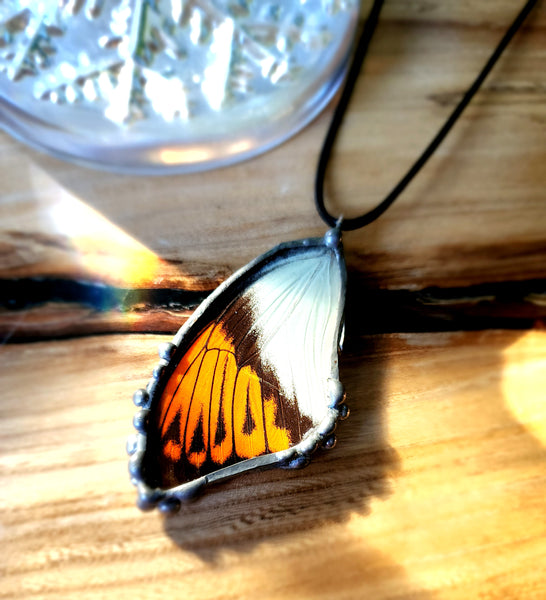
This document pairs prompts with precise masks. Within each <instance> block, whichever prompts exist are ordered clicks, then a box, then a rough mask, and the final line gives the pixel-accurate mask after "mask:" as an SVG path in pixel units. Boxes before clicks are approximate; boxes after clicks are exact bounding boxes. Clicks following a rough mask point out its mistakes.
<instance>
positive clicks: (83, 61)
mask: <svg viewBox="0 0 546 600" xmlns="http://www.w3.org/2000/svg"><path fill="white" fill-rule="evenodd" d="M356 4H357V2H356V0H307V1H306V0H285V1H277V2H270V1H267V0H264V1H262V0H227V1H220V0H121V1H120V0H118V1H114V0H40V1H32V0H0V86H1V79H2V78H7V79H8V80H9V81H11V82H17V84H18V85H19V86H26V88H25V91H26V92H28V93H29V94H31V95H32V97H34V98H36V99H39V100H40V101H42V102H45V103H50V104H56V105H73V106H78V107H82V108H84V109H89V110H94V111H97V110H99V111H100V112H101V113H102V114H103V115H104V116H105V117H106V118H107V119H109V120H110V121H113V122H115V123H131V122H135V121H140V120H143V119H150V118H157V117H159V118H160V119H161V120H162V121H167V122H170V121H174V120H178V121H182V122H184V121H188V120H190V119H192V118H194V117H197V116H198V117H202V116H203V115H205V116H206V115H207V113H209V114H210V113H214V112H218V111H220V110H224V109H226V107H227V108H229V106H231V105H233V104H237V103H241V102H244V101H245V100H246V99H247V98H248V97H250V96H254V95H256V94H268V93H270V92H272V91H273V90H274V89H277V88H279V87H280V86H281V87H282V86H290V85H291V84H292V83H293V82H294V81H295V80H296V79H297V78H298V76H299V75H300V73H301V72H302V70H305V69H310V68H313V66H314V65H316V63H317V61H318V60H320V55H321V52H322V51H323V50H324V49H325V48H327V47H328V45H329V44H331V43H332V35H333V34H332V31H331V29H330V28H329V25H328V23H329V19H330V18H331V17H332V16H334V15H336V14H338V13H339V12H343V11H354V10H355V5H356Z"/></svg>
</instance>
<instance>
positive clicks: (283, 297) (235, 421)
mask: <svg viewBox="0 0 546 600" xmlns="http://www.w3.org/2000/svg"><path fill="white" fill-rule="evenodd" d="M223 294H224V295H225V296H226V298H227V306H226V307H225V308H223V309H221V310H219V311H218V312H217V313H216V314H214V315H211V316H210V317H209V318H208V320H206V322H205V323H203V319H201V320H200V321H199V329H198V331H197V332H196V333H195V334H193V335H189V334H190V331H191V330H192V329H191V328H190V330H188V332H187V333H186V335H185V336H184V339H185V342H186V343H185V344H181V349H183V353H182V354H181V355H180V356H178V357H176V359H175V363H176V364H175V365H174V368H171V372H170V376H169V378H168V380H167V381H166V382H165V383H164V385H163V389H162V392H161V394H160V397H159V400H158V402H156V405H155V407H154V411H153V419H152V422H153V425H152V431H153V433H152V435H151V436H150V440H149V444H150V445H152V446H154V448H153V454H154V456H156V457H157V459H156V460H157V464H156V465H154V469H153V470H154V471H155V472H156V476H157V481H155V482H154V484H155V485H157V486H158V487H161V488H164V489H165V488H171V487H174V486H177V485H180V484H182V483H185V482H188V481H192V480H194V479H196V478H198V477H201V476H202V475H206V474H209V473H212V472H214V471H217V470H218V469H221V468H223V467H226V466H229V465H233V464H235V463H237V462H240V461H243V460H246V459H249V458H253V457H257V456H261V455H263V454H268V453H273V452H278V451H280V450H286V449H287V448H289V447H292V446H294V445H296V444H298V443H299V442H300V441H301V440H302V439H303V437H304V436H305V434H306V433H307V432H308V431H309V430H310V429H312V428H313V427H315V426H317V425H318V424H319V423H320V422H321V421H322V420H323V418H324V417H325V415H326V412H327V410H328V404H329V390H328V379H329V377H330V376H331V374H332V368H333V366H332V361H333V356H335V359H334V361H335V360H337V343H338V337H339V324H340V323H339V322H340V318H341V311H342V305H343V276H342V273H341V267H340V263H339V260H338V257H337V255H336V253H335V252H334V251H332V249H331V248H328V247H327V246H325V245H323V244H319V245H316V246H314V247H298V248H297V249H294V250H293V251H291V252H289V253H286V252H285V253H282V254H281V255H279V256H278V257H275V256H274V257H272V258H271V259H270V260H268V261H267V263H265V264H264V266H263V268H261V269H259V270H258V271H257V273H253V275H252V276H249V277H248V282H245V278H244V276H243V282H242V284H241V282H239V289H238V292H237V294H236V295H235V296H234V297H231V295H230V293H229V287H228V288H227V289H226V290H224V292H223ZM220 297H221V296H219V297H217V298H216V300H219V299H220ZM224 306H225V305H224ZM213 312H214V311H213ZM205 314H206V311H205ZM193 329H196V327H194V328H193ZM188 340H189V341H188ZM333 348H334V349H335V350H334V351H333ZM334 367H335V369H336V372H337V363H336V365H334Z"/></svg>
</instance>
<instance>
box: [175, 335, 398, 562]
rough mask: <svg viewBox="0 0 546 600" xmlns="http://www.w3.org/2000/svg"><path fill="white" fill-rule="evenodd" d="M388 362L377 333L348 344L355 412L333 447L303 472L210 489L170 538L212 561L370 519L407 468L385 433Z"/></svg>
mask: <svg viewBox="0 0 546 600" xmlns="http://www.w3.org/2000/svg"><path fill="white" fill-rule="evenodd" d="M349 328H350V326H349ZM384 359H385V357H382V356H381V355H380V354H378V348H377V347H376V339H375V338H374V337H373V336H370V337H364V338H351V337H350V338H349V339H348V340H347V341H346V347H345V348H344V351H343V353H342V360H341V380H342V381H343V383H344V385H345V389H346V392H347V403H348V405H349V406H350V409H351V413H350V416H349V418H348V419H347V420H345V421H342V422H340V423H339V424H338V428H337V436H338V443H337V445H336V447H335V448H334V449H333V450H331V451H330V450H322V449H319V450H318V451H317V452H316V453H315V455H314V456H313V458H312V461H311V464H310V465H309V466H307V467H306V468H305V469H302V470H295V471H294V470H283V469H271V470H268V471H261V472H252V473H248V474H245V475H242V476H239V477H237V478H234V479H232V480H230V481H228V482H224V483H220V484H217V485H213V486H211V487H210V488H208V489H207V490H206V493H205V494H204V495H203V497H200V498H198V500H197V501H196V502H194V503H191V504H190V505H186V506H182V509H181V511H180V512H179V513H177V514H175V515H173V516H167V517H165V520H164V528H165V532H166V533H167V535H169V537H170V538H171V539H172V540H173V541H174V542H175V543H176V544H177V545H179V546H181V547H183V548H185V549H188V550H191V551H193V552H195V553H197V554H198V555H199V556H201V558H203V559H204V560H207V561H209V560H213V559H214V556H215V554H216V553H217V552H218V551H219V550H220V549H223V548H226V547H227V548H230V547H232V548H235V547H237V549H239V548H240V545H241V543H246V544H248V543H249V542H250V541H252V542H253V543H258V542H260V541H261V540H265V539H267V538H271V537H272V536H273V537H275V536H280V535H281V536H282V535H284V534H289V533H294V532H297V531H302V530H307V529H314V528H316V527H318V526H322V525H324V524H327V523H341V522H344V521H346V520H347V519H348V518H350V516H351V515H352V514H354V513H358V514H361V515H362V514H366V513H367V512H368V511H369V510H370V506H369V504H370V501H371V499H372V498H374V497H375V498H385V497H386V496H388V495H389V494H390V493H391V492H392V485H391V479H392V477H394V476H395V475H396V473H397V471H398V470H399V468H400V465H399V459H398V456H397V454H396V452H395V451H394V450H393V449H392V447H391V446H390V445H389V444H388V441H387V435H386V427H385V418H384V407H383V393H382V387H383V361H384Z"/></svg>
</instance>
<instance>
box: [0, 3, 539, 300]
mask: <svg viewBox="0 0 546 600" xmlns="http://www.w3.org/2000/svg"><path fill="white" fill-rule="evenodd" d="M517 8H518V6H517V3H514V2H509V1H500V0H496V1H495V2H487V3H483V6H481V7H479V8H478V7H477V6H476V5H475V3H467V2H457V3H449V2H440V1H432V2H426V3H425V2H399V1H398V2H392V3H387V8H386V11H385V14H384V16H383V17H382V22H381V26H380V28H379V30H378V32H377V36H376V37H375V39H374V42H373V45H372V48H371V52H370V56H369V59H368V61H367V63H366V66H365V69H364V72H363V76H362V77H361V80H360V82H359V85H358V88H357V91H356V95H355V98H354V102H353V103H352V106H351V110H350V112H349V114H348V116H347V122H346V127H345V128H344V132H343V133H342V136H341V138H340V140H339V144H338V147H337V151H336V158H335V159H334V161H333V163H332V165H331V168H330V171H329V176H328V190H329V196H330V198H331V204H332V206H333V207H335V209H336V210H339V211H341V212H343V213H344V214H346V215H351V214H353V213H355V212H361V211H362V210H363V209H364V208H365V207H369V206H372V205H373V204H374V203H375V202H376V201H377V200H378V199H380V198H381V197H382V196H383V195H384V194H386V193H387V191H389V190H390V188H391V187H392V186H393V185H394V184H395V183H396V181H397V180H398V178H399V177H400V176H401V174H402V173H403V172H404V170H405V169H407V168H408V167H409V165H410V164H411V162H412V161H413V160H414V159H415V157H416V156H417V154H418V152H419V151H420V150H421V149H422V148H423V147H424V146H425V144H426V143H427V142H428V140H429V139H430V138H431V137H432V135H433V134H434V133H435V132H436V130H437V129H438V127H439V125H440V124H441V123H442V122H443V120H444V119H445V117H446V116H447V114H448V112H449V110H450V109H451V108H452V107H453V105H454V102H455V101H456V99H457V98H458V97H459V95H460V94H461V93H462V92H463V91H464V90H465V89H466V87H467V86H468V85H469V84H470V82H471V81H472V80H473V78H474V77H475V75H476V73H477V72H478V70H479V68H480V67H481V66H482V64H483V63H484V62H485V60H486V58H487V56H488V54H489V53H490V52H491V51H492V49H493V47H494V46H495V44H496V42H497V41H498V40H499V39H500V37H501V35H502V33H503V31H504V29H505V28H506V26H507V25H508V23H509V21H510V20H511V19H512V18H513V16H514V14H515V12H516V10H517ZM545 27H546V9H545V7H544V3H539V7H538V8H537V9H536V12H535V13H534V14H533V15H532V17H531V18H530V19H529V21H528V22H527V23H526V24H525V26H524V28H523V30H522V31H521V32H520V34H518V36H517V38H516V39H515V40H514V43H513V44H512V45H511V46H510V48H509V49H508V51H507V54H506V56H505V57H503V59H502V60H501V62H500V64H499V65H498V67H497V68H496V69H495V71H494V73H493V74H492V75H491V77H490V78H489V79H488V80H487V82H486V84H485V86H484V88H483V91H481V92H480V94H479V96H478V97H477V99H476V100H475V102H474V103H473V105H472V106H471V107H470V109H469V110H468V112H466V113H465V115H464V116H463V118H462V121H461V122H460V123H459V124H458V125H457V127H456V129H455V130H454V131H453V132H452V133H451V134H450V136H449V138H448V140H446V143H445V144H444V145H442V147H441V148H440V149H439V151H438V152H437V154H436V156H435V157H434V158H433V159H432V160H431V162H430V164H429V165H428V166H427V168H426V169H425V170H424V172H423V173H422V174H420V176H419V178H418V179H417V180H416V181H415V182H414V184H412V185H411V186H410V188H409V189H408V190H407V191H406V193H405V194H404V196H403V198H401V199H400V201H399V203H397V204H396V205H395V206H393V207H392V209H391V210H390V211H389V212H388V213H387V214H386V215H385V216H384V217H383V218H382V219H381V220H380V221H378V222H377V223H375V224H373V225H371V226H370V227H369V228H367V231H365V232H364V231H359V232H355V233H352V234H348V235H347V236H346V248H347V254H348V263H349V267H350V268H351V270H352V271H354V272H355V273H358V274H359V279H365V280H367V281H371V282H373V284H374V285H375V286H378V287H382V288H388V289H394V288H396V289H406V288H412V289H421V288H424V287H427V286H431V285H439V286H446V285H448V286H450V285H457V286H461V285H468V284H471V283H481V282H483V281H505V280H521V279H527V278H542V277H543V266H544V256H545V253H546V244H545V240H544V223H545V222H546V205H545V203H544V201H543V200H544V189H545V187H546V170H545V169H544V168H543V165H544V163H545V160H546V144H545V134H544V131H545V128H544V126H545V124H546V102H544V98H545V94H546V89H545V87H544V68H543V66H544V61H545V59H546V36H545V35H544V30H545ZM330 115H331V110H329V111H326V112H325V113H324V114H323V115H322V116H321V117H320V118H319V119H317V120H316V121H315V123H313V125H312V126H311V127H308V128H307V129H306V130H305V131H303V132H302V133H301V134H300V135H298V136H296V138H294V139H292V140H291V141H290V142H289V143H287V144H284V145H282V146H281V147H279V148H277V149H275V150H274V151H272V152H270V153H267V154H266V155H264V156H262V157H259V158H257V159H255V160H252V161H248V162H246V163H243V164H241V165H238V166H235V167H232V168H228V169H220V170H217V171H212V172H207V173H200V174H195V175H190V176H172V177H166V178H161V179H160V178H152V177H141V178H135V177H126V176H119V175H115V174H110V173H99V172H95V171H90V170H86V169H83V168H79V167H77V166H73V165H69V164H66V163H63V162H60V161H58V160H56V159H53V158H49V157H46V156H44V155H42V154H38V153H36V152H34V151H33V150H29V149H28V148H26V147H24V146H22V145H20V144H19V143H18V142H15V141H12V140H11V139H10V138H8V137H7V136H6V135H1V136H0V173H1V175H2V189H3V194H2V202H1V205H0V222H1V223H2V228H1V233H0V236H1V237H0V244H1V246H0V247H1V251H2V257H3V259H2V262H1V264H0V278H5V277H27V276H50V277H70V278H74V277H78V278H80V279H91V280H97V279H98V280H100V281H106V282H108V283H112V284H115V285H121V286H126V287H135V286H136V287H147V288H149V287H157V286H166V287H179V286H181V287H184V286H185V287H187V288H188V289H190V288H191V289H212V288H213V287H215V286H216V285H217V284H218V282H219V281H220V280H222V279H224V278H225V277H226V275H227V274H228V273H230V272H232V271H233V270H234V269H236V268H239V267H240V266H242V265H244V264H246V263H247V262H248V261H249V260H250V259H252V258H253V257H255V256H256V255H258V254H260V253H262V252H264V251H266V250H267V249H269V248H270V247H271V246H273V245H275V244H277V243H279V242H280V241H284V240H290V239H297V238H300V237H306V236H309V235H315V234H320V233H321V232H323V230H324V228H323V226H322V224H321V222H320V220H319V218H318V216H317V215H316V213H315V211H314V208H313V205H312V182H313V174H314V169H315V161H316V157H317V155H318V149H319V147H320V144H321V141H322V138H323V135H324V131H325V127H326V125H327V123H328V122H329V119H330ZM516 206H517V209H515V207H516Z"/></svg>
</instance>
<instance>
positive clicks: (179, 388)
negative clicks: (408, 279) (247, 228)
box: [128, 0, 536, 511]
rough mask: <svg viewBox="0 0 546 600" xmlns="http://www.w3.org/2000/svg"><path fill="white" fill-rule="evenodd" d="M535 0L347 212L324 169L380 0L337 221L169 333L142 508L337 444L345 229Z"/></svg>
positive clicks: (144, 411) (139, 395)
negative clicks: (335, 171) (334, 170)
mask: <svg viewBox="0 0 546 600" xmlns="http://www.w3.org/2000/svg"><path fill="white" fill-rule="evenodd" d="M535 4H536V0H529V1H528V2H526V4H525V7H524V8H523V10H522V11H521V12H520V14H519V15H518V16H517V18H516V19H515V21H514V23H513V24H512V25H511V26H510V28H509V29H508V31H507V32H506V34H505V35H504V37H503V39H502V40H501V42H500V44H499V45H498V47H497V48H496V49H495V51H494V52H493V54H492V55H491V58H490V59H489V60H488V62H487V64H486V65H485V67H484V68H483V69H482V71H481V72H480V74H479V75H478V77H477V78H476V80H475V81H474V83H473V84H472V85H471V86H470V88H469V89H468V91H467V92H466V94H465V95H464V96H463V98H462V99H461V101H460V102H459V104H458V105H457V107H456V108H455V110H454V111H453V112H452V114H451V115H450V116H449V118H448V119H447V121H446V122H445V124H444V126H443V127H442V128H441V129H440V131H439V132H438V133H437V134H436V136H435V137H434V139H433V140H432V141H431V142H430V144H429V145H428V146H427V147H426V149H425V150H424V152H423V153H422V154H421V156H420V157H419V158H418V159H417V161H416V162H415V163H414V165H413V166H412V167H411V168H410V169H409V171H408V172H407V174H406V175H405V176H404V177H403V178H402V179H401V180H400V182H399V183H398V184H397V185H396V186H395V187H394V188H393V190H392V191H391V192H390V193H389V194H388V195H387V197H386V198H385V199H384V200H383V201H382V202H380V203H379V204H378V205H377V206H376V207H375V208H373V209H372V210H370V211H368V212H366V213H365V214H363V215H361V216H359V217H356V218H352V219H346V220H343V219H342V218H341V217H336V216H334V215H332V214H331V213H330V212H328V210H327V209H326V206H325V201H324V178H325V174H326V169H327V166H328V163H329V159H330V155H331V152H332V148H333V145H334V143H335V140H336V136H337V133H338V131H339V128H340V126H341V123H342V121H343V116H344V114H345V112H346V110H347V107H348V105H349V100H350V97H351V94H352V92H353V90H354V86H355V83H356V80H357V78H358V75H359V72H360V68H361V66H362V63H363V61H364V58H365V56H366V54H367V51H368V47H369V44H370V41H371V38H372V35H373V33H374V31H375V29H376V26H377V23H378V19H379V14H380V12H381V8H382V5H383V0H375V2H374V4H373V6H372V9H371V11H370V14H369V17H368V19H367V21H366V24H365V27H364V29H363V32H362V34H361V37H360V40H359V42H358V45H357V47H356V50H355V53H354V58H353V61H352V63H351V66H350V68H349V72H348V75H347V80H346V84H345V88H344V90H343V92H342V94H341V98H340V101H339V104H338V106H337V108H336V110H335V113H334V116H333V118H332V122H331V125H330V128H329V130H328V133H327V135H326V139H325V142H324V145H323V147H322V150H321V153H320V158H319V162H318V167H317V173H316V180H315V202H316V206H317V210H318V212H319V214H320V216H321V217H322V218H323V220H324V221H325V222H326V223H327V224H328V225H330V226H331V227H333V229H331V230H330V231H328V232H327V233H326V235H325V236H324V237H323V238H311V239H306V240H300V241H296V242H288V243H285V244H281V245H279V246H277V247H276V248H273V249H272V250H271V251H270V252H268V253H266V254H264V255H263V256H260V257H258V258H257V259H255V260H254V261H252V262H251V263H249V264H248V265H246V266H245V267H243V268H242V269H240V270H239V271H238V272H236V273H235V274H234V275H232V276H231V277H230V278H229V279H227V280H226V281H225V282H224V283H223V284H222V285H221V286H220V287H219V288H218V289H216V290H215V291H214V292H213V293H212V294H211V295H210V296H209V297H208V298H207V299H206V300H205V301H204V302H203V303H202V304H201V305H200V306H199V308H198V309H197V310H196V311H195V313H194V314H193V315H192V317H191V318H190V319H189V320H188V321H187V322H186V324H185V325H184V326H183V327H182V328H181V329H180V331H179V332H178V333H177V334H176V336H175V338H174V340H173V342H172V343H170V344H165V345H164V346H162V347H161V348H160V351H159V355H160V359H161V360H160V363H159V364H158V366H157V367H156V369H155V370H154V374H153V378H152V380H151V381H150V383H149V384H148V386H147V388H146V389H142V390H138V391H137V392H136V393H135V395H134V402H135V404H136V405H137V406H138V407H139V408H140V410H139V412H138V413H137V414H136V415H135V418H134V425H135V428H136V430H137V433H136V434H135V435H134V436H133V437H132V438H131V440H129V443H128V452H129V454H130V456H131V458H130V462H129V466H130V472H131V477H132V482H133V484H134V485H135V486H136V487H137V490H138V504H139V506H140V507H141V508H143V509H146V508H152V507H154V506H155V505H158V506H159V508H160V509H161V510H165V511H172V510H176V509H178V508H179V506H180V504H181V502H182V501H184V500H186V499H188V498H190V497H193V496H194V495H195V494H196V493H197V492H198V491H200V490H201V489H202V488H204V487H205V486H206V485H208V484H209V483H214V482H216V481H220V480H222V479H225V478H228V477H233V476H235V475H239V474H241V473H244V472H246V471H249V470H253V469H257V468H263V467H269V466H275V465H276V466H282V467H289V468H295V467H301V466H304V465H305V464H307V462H308V461H309V458H310V456H311V454H312V453H313V452H314V451H315V449H316V448H317V447H318V446H322V447H325V448H331V447H333V446H334V444H335V436H334V433H333V431H334V429H335V426H336V423H337V421H338V420H339V419H342V418H344V417H346V416H347V414H348V408H347V406H346V405H345V404H344V398H345V396H344V392H343V386H342V385H341V383H340V381H339V370H338V352H339V348H340V346H341V341H342V338H343V329H344V326H343V308H344V303H345V287H346V272H345V263H344V259H343V251H342V246H341V231H342V230H343V231H347V230H355V229H359V228H361V227H364V226H365V225H367V224H369V223H371V222H372V221H374V220H375V219H377V218H378V217H379V216H381V215H382V214H383V213H384V212H385V211H386V210H387V208H388V207H389V206H390V205H391V204H392V203H393V202H394V201H395V200H396V199H397V198H398V197H399V196H400V194H401V193H402V192H403V190H404V189H405V188H406V186H407V185H408V184H409V183H410V182H411V180H412V179H413V178H414V177H415V175H416V174H417V173H418V172H419V170H420V169H421V168H422V167H423V165H424V164H425V163H426V161H427V160H428V159H429V158H430V156H431V155H432V154H433V153H434V151H435V150H436V148H437V147H438V146H439V145H440V143H441V142H442V140H443V139H444V138H445V137H446V135H447V134H448V132H449V131H450V129H451V128H452V127H453V125H454V123H455V122H456V121H457V119H458V118H459V116H460V115H461V113H462V112H463V110H464V109H465V107H466V106H467V105H468V103H469V102H470V100H471V99H472V97H473V96H474V94H475V93H476V92H477V90H478V89H479V87H480V85H481V84H482V82H483V80H484V79H485V78H486V77H487V75H488V74H489V72H490V71H491V69H492V68H493V65H494V64H495V62H496V61H497V60H498V58H499V57H500V55H501V54H502V52H503V50H504V49H505V48H506V46H507V45H508V43H509V42H510V40H511V39H512V37H513V36H514V34H515V32H516V31H517V30H518V29H519V27H520V26H521V24H522V23H523V21H524V19H525V18H526V16H527V15H528V14H529V12H530V11H531V9H532V8H533V6H534V5H535Z"/></svg>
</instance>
